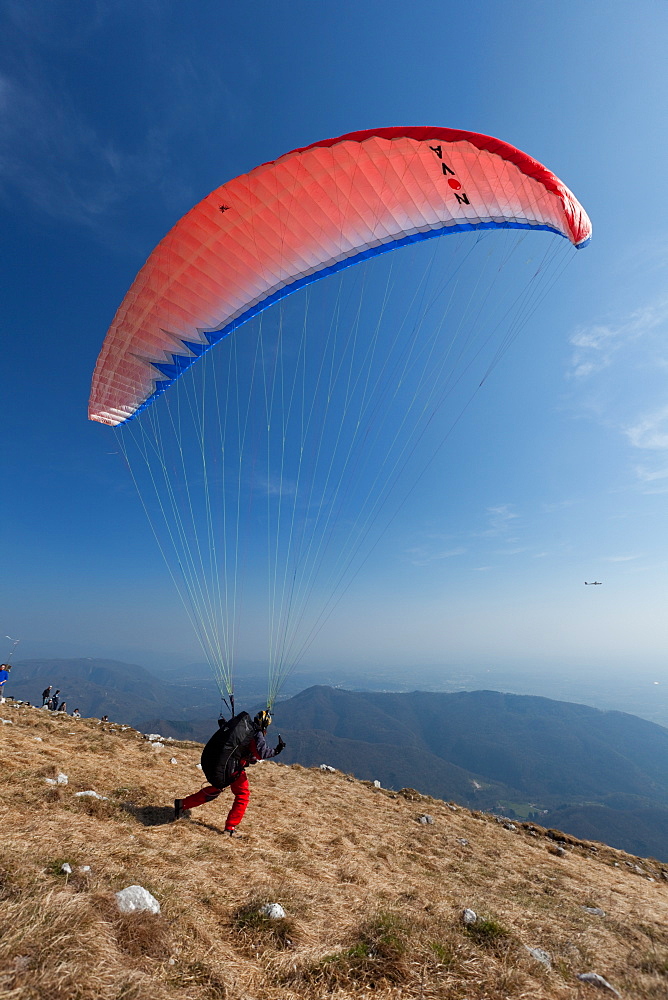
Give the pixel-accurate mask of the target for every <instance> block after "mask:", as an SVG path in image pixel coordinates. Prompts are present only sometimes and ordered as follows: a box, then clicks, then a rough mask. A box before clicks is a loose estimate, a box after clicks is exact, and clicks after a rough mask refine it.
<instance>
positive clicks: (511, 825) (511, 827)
mask: <svg viewBox="0 0 668 1000" xmlns="http://www.w3.org/2000/svg"><path fill="white" fill-rule="evenodd" d="M503 826H504V828H505V829H506V830H516V829H517V827H516V826H515V824H514V823H504V824H503Z"/></svg>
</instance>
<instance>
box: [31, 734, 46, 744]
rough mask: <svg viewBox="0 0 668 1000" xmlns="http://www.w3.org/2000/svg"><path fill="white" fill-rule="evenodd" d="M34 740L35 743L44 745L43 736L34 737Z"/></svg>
mask: <svg viewBox="0 0 668 1000" xmlns="http://www.w3.org/2000/svg"><path fill="white" fill-rule="evenodd" d="M33 739H34V741H35V743H43V742H44V740H43V739H42V737H41V736H33Z"/></svg>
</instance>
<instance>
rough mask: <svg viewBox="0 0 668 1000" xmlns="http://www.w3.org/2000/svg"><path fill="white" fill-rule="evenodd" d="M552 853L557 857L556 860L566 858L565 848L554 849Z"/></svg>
mask: <svg viewBox="0 0 668 1000" xmlns="http://www.w3.org/2000/svg"><path fill="white" fill-rule="evenodd" d="M554 853H555V854H556V855H557V857H558V858H565V857H566V848H565V847H555V849H554Z"/></svg>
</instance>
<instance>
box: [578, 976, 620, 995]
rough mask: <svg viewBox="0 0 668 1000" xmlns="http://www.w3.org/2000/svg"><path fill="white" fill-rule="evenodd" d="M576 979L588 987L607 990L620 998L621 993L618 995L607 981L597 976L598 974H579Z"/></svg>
mask: <svg viewBox="0 0 668 1000" xmlns="http://www.w3.org/2000/svg"><path fill="white" fill-rule="evenodd" d="M578 979H579V980H580V981H581V982H583V983H589V985H590V986H597V987H598V988H599V990H607V991H608V992H609V993H612V994H613V995H614V996H616V997H620V998H621V993H618V992H617V990H616V989H615V987H614V986H611V985H610V983H609V982H608V980H607V979H604V978H603V976H599V974H598V972H579V973H578Z"/></svg>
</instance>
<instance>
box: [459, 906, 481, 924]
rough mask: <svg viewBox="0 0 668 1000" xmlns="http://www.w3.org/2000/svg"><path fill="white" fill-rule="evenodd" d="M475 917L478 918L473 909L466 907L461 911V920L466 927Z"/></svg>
mask: <svg viewBox="0 0 668 1000" xmlns="http://www.w3.org/2000/svg"><path fill="white" fill-rule="evenodd" d="M477 919H478V914H477V913H476V912H475V910H469V908H468V907H467V908H466V909H465V910H464V912H463V913H462V920H463V921H464V923H465V924H466V926H467V927H470V926H471V924H474V923H475V922H476V920H477Z"/></svg>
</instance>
